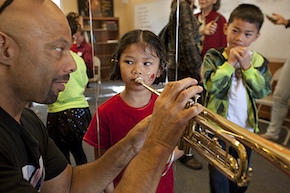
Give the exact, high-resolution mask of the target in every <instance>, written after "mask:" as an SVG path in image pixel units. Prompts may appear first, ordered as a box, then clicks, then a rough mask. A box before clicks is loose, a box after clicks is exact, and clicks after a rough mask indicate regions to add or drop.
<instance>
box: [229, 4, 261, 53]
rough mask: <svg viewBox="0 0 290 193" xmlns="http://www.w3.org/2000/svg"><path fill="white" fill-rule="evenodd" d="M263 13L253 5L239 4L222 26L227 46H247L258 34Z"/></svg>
mask: <svg viewBox="0 0 290 193" xmlns="http://www.w3.org/2000/svg"><path fill="white" fill-rule="evenodd" d="M263 20H264V19H263V14H262V12H261V10H260V9H259V8H258V7H256V6H255V5H251V4H241V5H239V6H238V7H237V8H236V9H234V11H233V12H232V13H231V15H230V19H229V21H228V23H227V24H225V27H224V33H225V34H226V35H227V42H228V47H229V48H230V49H231V48H233V47H237V46H243V47H249V46H250V45H251V43H252V42H254V41H256V40H257V38H258V37H259V36H260V33H259V31H260V29H261V26H262V24H263Z"/></svg>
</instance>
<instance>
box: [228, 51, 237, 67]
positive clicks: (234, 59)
mask: <svg viewBox="0 0 290 193" xmlns="http://www.w3.org/2000/svg"><path fill="white" fill-rule="evenodd" d="M228 53H229V54H228V55H229V59H228V63H229V64H230V65H231V66H232V67H235V66H236V64H237V63H238V62H239V61H238V59H237V57H236V55H238V53H237V52H236V50H235V49H234V48H232V49H230V51H229V52H228Z"/></svg>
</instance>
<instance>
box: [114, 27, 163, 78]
mask: <svg viewBox="0 0 290 193" xmlns="http://www.w3.org/2000/svg"><path fill="white" fill-rule="evenodd" d="M136 43H137V44H138V46H139V47H140V48H142V49H143V52H144V53H145V54H153V53H154V52H155V53H156V56H157V57H158V58H160V62H159V67H160V68H161V69H163V67H164V66H165V64H166V51H165V46H164V43H163V42H162V40H161V39H160V38H159V37H158V36H156V35H155V34H154V33H152V32H151V31H147V30H144V31H143V30H133V31H129V32H127V33H126V34H125V35H124V36H123V37H122V38H121V39H120V40H119V41H118V44H117V48H116V50H115V52H114V54H113V59H112V62H111V69H110V79H111V80H121V79H122V78H121V71H120V57H121V55H122V53H123V52H124V51H125V50H126V48H127V47H128V46H130V45H132V44H136ZM146 48H149V50H150V53H146V52H145V49H146Z"/></svg>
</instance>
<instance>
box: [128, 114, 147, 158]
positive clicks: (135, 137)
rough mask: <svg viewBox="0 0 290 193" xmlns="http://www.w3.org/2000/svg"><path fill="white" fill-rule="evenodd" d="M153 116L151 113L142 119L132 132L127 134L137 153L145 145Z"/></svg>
mask: <svg viewBox="0 0 290 193" xmlns="http://www.w3.org/2000/svg"><path fill="white" fill-rule="evenodd" d="M151 116H152V115H149V116H147V117H146V118H144V119H143V120H142V121H140V122H139V123H138V124H137V125H135V126H134V127H133V128H132V129H131V130H130V132H129V133H128V134H127V135H126V138H127V139H128V140H129V141H130V142H131V145H132V148H133V151H134V152H135V153H136V154H137V153H138V152H139V151H140V150H141V148H142V147H143V144H144V141H145V138H146V134H147V130H148V126H149V123H150V120H151Z"/></svg>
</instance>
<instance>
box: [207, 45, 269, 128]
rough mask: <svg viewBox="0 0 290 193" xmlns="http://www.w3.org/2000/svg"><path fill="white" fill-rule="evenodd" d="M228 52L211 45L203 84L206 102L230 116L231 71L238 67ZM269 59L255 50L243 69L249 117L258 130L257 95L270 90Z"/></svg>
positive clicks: (258, 97)
mask: <svg viewBox="0 0 290 193" xmlns="http://www.w3.org/2000/svg"><path fill="white" fill-rule="evenodd" d="M227 59H228V56H227V54H226V53H225V52H224V48H219V49H218V50H215V49H210V50H209V51H208V52H207V53H206V55H205V57H204V61H203V76H204V79H203V86H204V89H205V90H206V97H205V106H206V107H207V108H208V109H210V110H212V111H214V112H216V113H217V114H219V115H221V116H223V117H225V118H226V117H227V111H228V105H229V94H230V90H231V84H232V74H233V73H234V71H235V68H234V67H232V66H231V65H230V64H229V63H227ZM268 62H269V61H268V60H267V59H266V58H264V57H263V56H261V55H260V54H258V53H257V52H255V51H254V52H253V54H252V66H251V67H250V68H249V69H248V70H246V71H244V70H242V75H243V76H242V80H243V83H244V85H245V87H246V90H247V99H248V103H247V104H248V121H249V123H250V124H251V126H252V127H253V128H254V131H255V132H258V131H259V129H258V114H257V109H256V104H255V99H260V98H263V97H265V96H267V95H268V94H269V93H270V92H271V85H270V80H271V76H272V75H271V72H270V70H269V68H268V67H267V64H268Z"/></svg>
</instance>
